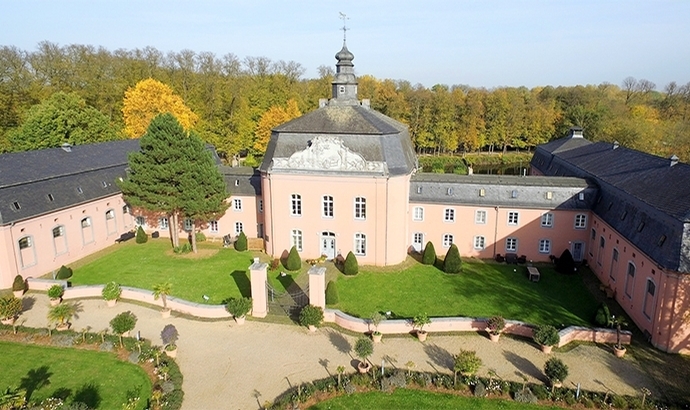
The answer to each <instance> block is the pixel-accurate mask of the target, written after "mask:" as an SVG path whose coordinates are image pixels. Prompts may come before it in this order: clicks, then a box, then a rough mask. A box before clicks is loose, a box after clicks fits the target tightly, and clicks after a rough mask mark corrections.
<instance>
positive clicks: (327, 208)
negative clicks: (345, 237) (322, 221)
mask: <svg viewBox="0 0 690 410" xmlns="http://www.w3.org/2000/svg"><path fill="white" fill-rule="evenodd" d="M321 202H322V205H323V213H322V216H323V217H324V218H333V197H332V196H330V195H324V196H323V198H322V200H321Z"/></svg>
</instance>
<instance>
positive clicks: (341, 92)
mask: <svg viewBox="0 0 690 410" xmlns="http://www.w3.org/2000/svg"><path fill="white" fill-rule="evenodd" d="M338 91H339V93H340V94H345V86H344V85H341V86H340V87H338Z"/></svg>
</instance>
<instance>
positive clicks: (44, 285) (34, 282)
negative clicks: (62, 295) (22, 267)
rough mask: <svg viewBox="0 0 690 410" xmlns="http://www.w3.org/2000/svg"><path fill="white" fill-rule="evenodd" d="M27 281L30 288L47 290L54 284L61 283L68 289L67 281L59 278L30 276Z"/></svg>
mask: <svg viewBox="0 0 690 410" xmlns="http://www.w3.org/2000/svg"><path fill="white" fill-rule="evenodd" d="M26 283H27V284H28V285H29V290H40V291H44V292H47V291H48V289H50V287H51V286H53V285H60V286H62V288H63V289H67V281H66V280H59V279H35V278H28V279H27V280H26Z"/></svg>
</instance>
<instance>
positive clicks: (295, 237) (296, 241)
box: [290, 229, 302, 252]
mask: <svg viewBox="0 0 690 410" xmlns="http://www.w3.org/2000/svg"><path fill="white" fill-rule="evenodd" d="M290 244H291V245H292V246H294V247H295V248H297V250H298V251H300V252H301V251H302V231H300V230H299V229H293V230H292V233H291V236H290Z"/></svg>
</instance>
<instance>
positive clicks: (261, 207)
mask: <svg viewBox="0 0 690 410" xmlns="http://www.w3.org/2000/svg"><path fill="white" fill-rule="evenodd" d="M263 211H264V200H263V199H259V212H263Z"/></svg>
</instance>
